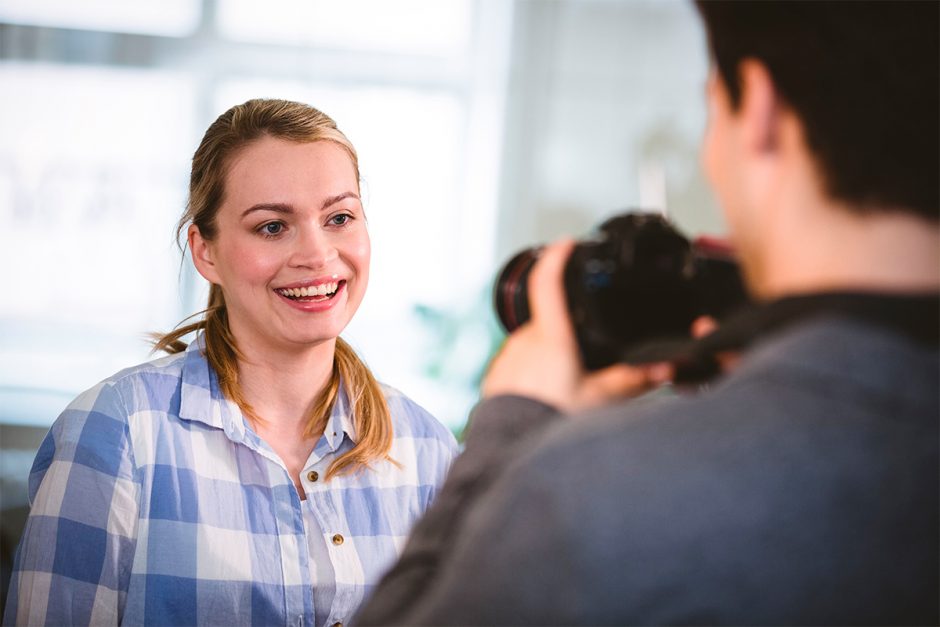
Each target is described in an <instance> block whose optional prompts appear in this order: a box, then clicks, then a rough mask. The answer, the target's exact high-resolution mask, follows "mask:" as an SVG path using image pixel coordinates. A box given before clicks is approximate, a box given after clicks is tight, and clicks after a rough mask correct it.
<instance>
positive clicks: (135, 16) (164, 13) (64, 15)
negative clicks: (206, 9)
mask: <svg viewBox="0 0 940 627" xmlns="http://www.w3.org/2000/svg"><path fill="white" fill-rule="evenodd" d="M201 15H202V3H201V2H200V1H199V0H160V1H159V2H154V1H153V0H81V2H75V1H74V0H2V1H0V22H7V23H10V24H27V25H34V26H52V27H56V28H77V29H83V30H100V31H107V32H116V33H138V34H143V35H164V36H169V37H183V36H186V35H189V34H191V33H192V32H193V31H195V30H196V27H197V26H198V24H199V18H200V16H201Z"/></svg>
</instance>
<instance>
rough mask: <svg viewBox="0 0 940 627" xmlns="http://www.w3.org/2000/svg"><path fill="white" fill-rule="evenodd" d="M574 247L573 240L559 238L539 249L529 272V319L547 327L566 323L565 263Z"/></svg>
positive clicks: (562, 325) (554, 327) (568, 324)
mask: <svg viewBox="0 0 940 627" xmlns="http://www.w3.org/2000/svg"><path fill="white" fill-rule="evenodd" d="M573 248H574V240H571V239H563V240H559V241H557V242H555V243H553V244H549V245H548V246H546V247H545V248H544V249H542V252H541V254H540V255H539V259H538V261H536V262H535V265H534V266H533V267H532V272H531V273H530V274H529V284H528V290H529V308H530V309H531V311H532V319H533V320H537V321H538V324H540V325H543V324H544V325H546V326H548V327H549V328H553V329H560V328H562V327H564V326H570V324H571V323H570V321H569V318H568V304H567V300H566V298H565V286H564V272H565V264H566V263H567V262H568V257H570V256H571V251H572V249H573Z"/></svg>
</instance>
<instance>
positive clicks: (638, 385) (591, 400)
mask: <svg viewBox="0 0 940 627" xmlns="http://www.w3.org/2000/svg"><path fill="white" fill-rule="evenodd" d="M674 374H675V372H674V368H673V366H672V365H671V364H668V363H656V364H648V365H642V366H630V365H627V364H614V365H613V366H608V367H607V368H604V369H603V370H598V371H597V372H592V373H591V374H589V375H587V376H586V377H585V378H584V385H583V394H584V398H583V399H582V401H583V402H584V404H585V405H586V406H589V405H600V404H603V403H608V402H610V401H611V399H615V398H626V397H630V396H636V395H638V394H640V393H642V392H645V391H646V390H648V389H650V388H652V387H656V386H658V385H661V384H663V383H666V382H667V381H670V380H671V379H672V377H673V376H674Z"/></svg>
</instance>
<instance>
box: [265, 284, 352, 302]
mask: <svg viewBox="0 0 940 627" xmlns="http://www.w3.org/2000/svg"><path fill="white" fill-rule="evenodd" d="M345 282H346V281H333V282H330V283H321V284H320V285H309V286H307V287H288V288H278V289H276V290H274V291H275V292H277V293H278V294H280V295H281V296H283V297H285V298H289V299H291V300H294V301H300V302H319V301H324V300H329V299H331V298H333V297H334V296H336V292H337V291H338V290H339V288H340V287H341V286H342V285H343V284H344V283H345Z"/></svg>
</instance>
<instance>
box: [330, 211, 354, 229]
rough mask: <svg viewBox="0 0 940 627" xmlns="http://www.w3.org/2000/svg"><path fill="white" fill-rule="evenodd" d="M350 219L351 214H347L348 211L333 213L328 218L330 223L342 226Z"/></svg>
mask: <svg viewBox="0 0 940 627" xmlns="http://www.w3.org/2000/svg"><path fill="white" fill-rule="evenodd" d="M350 220H352V216H351V215H349V214H348V213H341V214H339V215H335V216H333V217H332V218H330V224H332V225H334V226H343V225H344V224H346V223H347V222H349V221H350Z"/></svg>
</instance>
